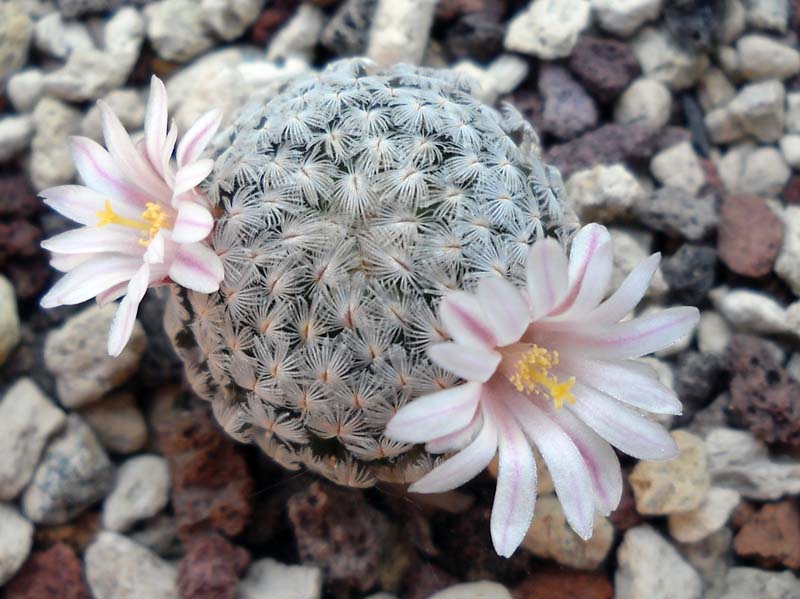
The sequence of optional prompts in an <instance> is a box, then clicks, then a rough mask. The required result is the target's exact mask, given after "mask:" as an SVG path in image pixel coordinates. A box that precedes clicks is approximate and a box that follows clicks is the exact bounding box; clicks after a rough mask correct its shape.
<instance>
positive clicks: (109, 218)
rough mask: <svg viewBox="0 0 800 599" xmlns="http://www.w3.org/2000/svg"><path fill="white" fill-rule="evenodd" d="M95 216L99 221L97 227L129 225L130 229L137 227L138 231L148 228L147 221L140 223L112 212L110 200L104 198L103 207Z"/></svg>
mask: <svg viewBox="0 0 800 599" xmlns="http://www.w3.org/2000/svg"><path fill="white" fill-rule="evenodd" d="M97 218H99V219H100V222H98V223H97V226H98V227H105V226H106V225H121V226H123V227H130V228H131V229H138V230H139V231H147V230H148V229H149V228H150V225H149V224H147V223H140V222H139V221H138V220H133V219H132V218H127V217H125V216H121V215H119V214H117V213H116V212H114V209H113V208H112V207H111V201H110V200H106V203H105V208H104V209H103V210H101V211H100V212H98V213H97Z"/></svg>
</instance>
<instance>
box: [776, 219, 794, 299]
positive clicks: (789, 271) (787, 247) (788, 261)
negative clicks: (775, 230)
mask: <svg viewBox="0 0 800 599" xmlns="http://www.w3.org/2000/svg"><path fill="white" fill-rule="evenodd" d="M783 226H784V230H783V244H782V245H781V250H780V253H779V254H778V258H777V260H776V261H775V272H776V273H778V276H780V277H781V278H782V279H783V280H784V281H786V282H787V283H789V285H790V286H791V288H792V290H793V291H794V294H795V295H796V296H798V297H800V206H789V207H787V208H785V209H784V211H783Z"/></svg>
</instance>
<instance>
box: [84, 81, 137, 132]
mask: <svg viewBox="0 0 800 599" xmlns="http://www.w3.org/2000/svg"><path fill="white" fill-rule="evenodd" d="M102 100H103V102H105V103H106V104H107V105H108V107H109V108H110V109H111V110H112V111H113V112H114V114H116V115H117V118H119V120H120V122H121V123H122V126H123V127H125V129H127V130H128V131H138V130H139V129H141V128H142V126H143V125H144V112H145V103H144V99H143V98H142V96H141V94H140V93H139V92H138V91H137V90H135V89H130V88H124V89H115V90H114V91H112V92H111V93H109V94H107V95H106V96H104V97H103V98H102ZM81 133H82V134H83V135H85V136H86V137H88V138H90V139H93V140H95V141H98V142H102V141H103V128H102V124H101V121H100V107H99V106H97V105H95V106H92V107H91V108H90V109H89V111H88V112H87V113H86V116H84V117H83V121H82V122H81Z"/></svg>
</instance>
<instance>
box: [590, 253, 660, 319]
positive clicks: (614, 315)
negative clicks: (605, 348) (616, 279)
mask: <svg viewBox="0 0 800 599" xmlns="http://www.w3.org/2000/svg"><path fill="white" fill-rule="evenodd" d="M660 262H661V254H660V253H655V254H653V255H652V256H650V257H649V258H647V260H644V261H643V262H642V263H641V264H638V265H637V266H636V268H634V269H633V270H632V271H631V272H630V274H629V275H628V276H627V277H625V280H624V281H623V282H622V285H620V286H619V288H618V289H617V290H616V291H615V292H614V293H613V294H612V295H611V297H609V298H608V299H607V300H606V301H604V302H603V303H602V304H600V305H599V306H598V307H597V308H595V309H594V310H592V311H591V312H589V314H588V315H587V316H586V321H587V322H593V323H599V324H613V323H616V322H619V321H620V320H622V319H623V318H625V317H626V316H627V315H628V314H630V313H631V312H633V309H634V308H636V306H637V305H638V304H639V302H640V301H642V298H643V297H644V294H645V293H647V288H648V287H650V281H652V280H653V276H654V275H655V274H656V270H658V265H659V263H660Z"/></svg>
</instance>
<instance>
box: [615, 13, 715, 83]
mask: <svg viewBox="0 0 800 599" xmlns="http://www.w3.org/2000/svg"><path fill="white" fill-rule="evenodd" d="M610 1H612V2H616V1H617V0H610ZM631 44H632V49H633V53H634V54H635V55H636V58H637V59H638V60H639V64H640V65H642V72H643V73H644V76H645V77H647V78H649V79H656V80H658V81H661V82H662V83H664V84H666V85H667V87H669V88H670V89H673V90H681V89H686V88H688V87H691V86H692V85H694V84H695V83H696V82H697V81H698V80H699V79H700V78H701V77H702V76H703V74H704V73H705V71H706V69H707V68H708V64H709V62H708V57H707V56H706V55H705V54H692V53H690V52H688V51H687V50H686V49H684V48H681V47H680V46H678V45H677V44H676V43H675V41H674V40H673V39H672V38H671V37H670V35H669V33H668V32H666V31H664V30H662V29H655V28H653V27H647V28H645V29H643V30H642V31H641V32H640V33H639V34H638V35H637V36H636V37H635V38H634V39H633V41H632V42H631Z"/></svg>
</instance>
